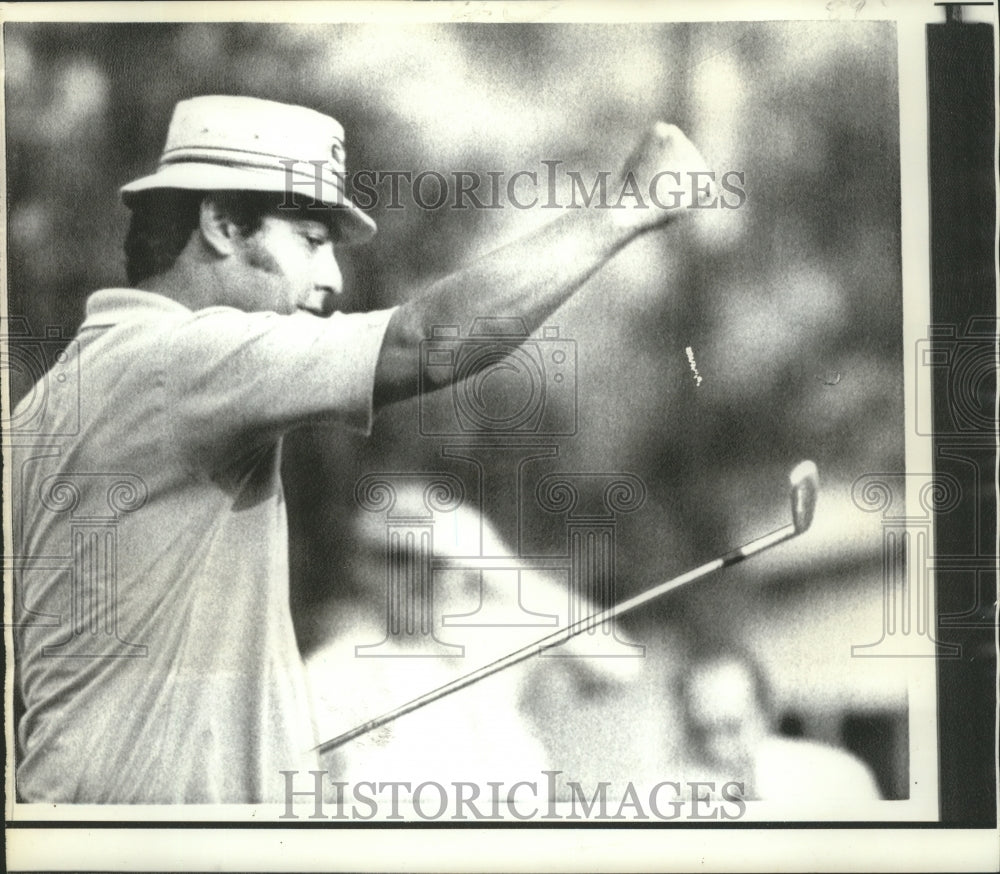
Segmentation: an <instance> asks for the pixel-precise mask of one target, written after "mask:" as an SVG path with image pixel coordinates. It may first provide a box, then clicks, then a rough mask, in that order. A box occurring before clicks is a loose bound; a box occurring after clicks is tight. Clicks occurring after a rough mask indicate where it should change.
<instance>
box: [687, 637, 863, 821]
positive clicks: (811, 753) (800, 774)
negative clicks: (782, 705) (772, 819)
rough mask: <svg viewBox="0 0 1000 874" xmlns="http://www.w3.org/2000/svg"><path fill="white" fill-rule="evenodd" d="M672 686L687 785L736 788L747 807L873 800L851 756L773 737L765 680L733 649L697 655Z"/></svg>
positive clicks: (704, 650) (774, 730)
mask: <svg viewBox="0 0 1000 874" xmlns="http://www.w3.org/2000/svg"><path fill="white" fill-rule="evenodd" d="M680 686H681V689H680V695H679V700H680V701H681V703H682V707H683V712H684V720H685V728H686V730H687V741H688V750H687V756H688V758H689V765H688V767H689V769H690V770H691V772H692V777H694V778H695V779H701V778H702V776H704V777H705V779H707V780H711V781H713V782H715V783H716V784H717V785H721V784H724V783H727V782H729V781H736V782H738V783H742V784H744V798H746V799H748V800H768V801H772V800H773V801H802V802H812V801H821V800H831V801H833V800H837V801H841V800H843V801H848V800H850V801H868V800H874V799H877V798H879V791H878V788H877V785H876V782H875V778H874V776H873V775H872V773H871V771H870V770H869V768H868V767H867V765H865V764H864V763H863V762H861V760H860V759H858V758H856V757H855V756H853V755H852V754H851V753H849V752H847V751H845V750H841V749H837V748H835V747H832V746H828V745H827V744H822V743H818V742H816V741H813V740H808V739H805V738H792V737H783V736H781V735H779V734H778V733H777V727H776V726H777V719H776V714H775V711H774V705H773V702H772V699H771V693H770V689H769V686H768V681H767V677H766V676H765V675H764V673H763V671H762V669H761V668H760V666H759V665H758V664H757V662H756V661H755V660H754V659H753V658H751V657H750V656H749V655H747V654H745V653H742V652H740V651H739V650H737V649H735V648H719V649H712V650H709V649H707V648H698V649H697V650H696V651H695V652H694V653H693V654H692V658H691V662H690V664H689V666H688V668H687V670H686V671H684V672H682V674H681V677H680ZM694 772H697V773H694Z"/></svg>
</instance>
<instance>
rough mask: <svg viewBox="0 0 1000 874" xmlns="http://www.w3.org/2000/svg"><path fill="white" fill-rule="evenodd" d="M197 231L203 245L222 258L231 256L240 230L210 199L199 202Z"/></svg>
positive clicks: (227, 214) (224, 211)
mask: <svg viewBox="0 0 1000 874" xmlns="http://www.w3.org/2000/svg"><path fill="white" fill-rule="evenodd" d="M199 229H200V231H201V238H202V240H204V241H205V245H206V246H208V248H209V249H211V250H212V251H213V252H215V254H217V255H219V256H220V257H223V258H224V257H227V256H229V255H232V254H233V252H234V251H235V249H236V241H237V238H238V237H239V235H240V230H239V228H238V227H237V226H236V224H234V222H233V220H232V219H231V218H230V217H229V213H228V212H226V210H224V209H223V208H222V207H221V206H219V204H217V203H216V202H215V201H214V200H212V199H211V198H210V197H206V198H204V199H203V200H202V201H201V208H200V213H199Z"/></svg>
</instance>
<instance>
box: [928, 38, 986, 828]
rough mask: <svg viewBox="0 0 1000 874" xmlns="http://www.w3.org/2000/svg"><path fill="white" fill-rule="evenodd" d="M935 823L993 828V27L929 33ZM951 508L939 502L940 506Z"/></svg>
mask: <svg viewBox="0 0 1000 874" xmlns="http://www.w3.org/2000/svg"><path fill="white" fill-rule="evenodd" d="M927 59H928V99H929V124H930V211H931V214H930V230H931V318H932V322H933V324H932V325H931V326H930V332H931V333H930V336H931V348H932V353H931V355H932V357H931V359H930V360H929V361H923V362H921V361H919V360H918V366H919V365H923V366H930V367H931V368H932V381H931V385H932V393H933V398H932V402H933V409H934V438H933V443H934V473H935V477H936V478H937V480H938V482H939V484H941V485H942V486H944V487H946V486H947V483H949V482H950V483H951V484H952V485H953V486H954V487H955V490H956V493H957V495H958V503H957V505H955V506H953V508H951V509H947V511H945V509H946V508H945V506H942V510H941V512H939V513H938V514H937V518H936V523H937V525H936V535H935V551H934V565H935V568H936V572H937V584H936V585H937V588H936V592H937V613H938V615H937V635H938V640H940V641H941V642H943V643H952V644H958V645H959V646H960V647H961V655H960V656H959V657H956V658H941V659H939V660H938V665H937V666H938V694H939V699H938V701H939V703H938V735H939V736H938V741H939V742H938V756H939V765H940V780H941V784H940V785H941V790H940V799H941V818H942V820H943V821H944V822H945V823H949V824H953V825H956V826H967V827H968V826H982V827H991V828H992V827H995V826H996V789H995V784H996V763H995V758H996V741H995V735H994V731H995V707H996V674H995V671H996V652H995V647H994V633H995V629H994V625H995V620H994V603H995V600H996V573H995V567H996V564H995V563H996V556H995V552H996V550H995V545H994V544H995V531H996V502H995V495H996V488H995V473H994V472H995V459H996V451H995V442H994V436H993V429H994V404H995V396H996V369H995V367H994V343H995V340H994V332H995V326H996V322H995V318H996V279H995V275H996V274H995V256H996V252H995V244H994V233H995V217H996V214H995V210H996V191H995V182H994V172H995V167H996V161H997V155H996V152H995V146H994V125H995V115H994V112H995V110H994V88H995V72H994V63H993V27H992V25H990V24H960V23H957V22H956V21H952V22H951V23H948V24H932V25H928V27H927ZM945 503H947V502H945Z"/></svg>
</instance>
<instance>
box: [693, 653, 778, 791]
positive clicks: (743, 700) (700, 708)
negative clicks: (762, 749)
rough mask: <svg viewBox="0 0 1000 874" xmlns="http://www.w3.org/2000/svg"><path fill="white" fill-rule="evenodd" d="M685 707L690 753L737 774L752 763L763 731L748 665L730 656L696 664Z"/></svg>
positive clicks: (759, 705) (761, 712)
mask: <svg viewBox="0 0 1000 874" xmlns="http://www.w3.org/2000/svg"><path fill="white" fill-rule="evenodd" d="M684 705H685V709H686V717H687V727H688V735H689V738H690V740H691V742H692V744H693V745H694V749H693V750H691V752H692V753H693V754H694V755H695V757H696V758H699V759H702V760H703V761H705V762H710V763H712V764H713V765H715V766H718V767H721V768H729V769H731V770H733V776H734V777H739V776H741V774H740V773H738V769H742V768H744V767H745V766H746V764H747V762H748V761H752V758H753V751H754V750H755V749H756V747H757V744H758V743H759V742H760V741H761V740H762V739H763V738H764V736H765V735H766V734H767V724H766V720H765V718H764V713H763V709H762V707H761V704H760V701H758V699H757V693H756V686H755V682H754V678H753V675H752V673H751V671H750V669H749V668H748V667H747V666H746V665H744V664H743V663H741V662H740V661H737V660H735V659H718V660H712V661H707V662H702V663H700V664H696V665H695V666H694V667H693V668H692V669H691V674H690V676H689V677H688V678H687V682H686V684H685V693H684Z"/></svg>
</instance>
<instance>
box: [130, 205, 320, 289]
mask: <svg viewBox="0 0 1000 874" xmlns="http://www.w3.org/2000/svg"><path fill="white" fill-rule="evenodd" d="M205 200H211V201H212V202H213V203H215V204H216V205H217V206H218V207H219V208H220V209H221V210H223V211H224V212H225V213H226V214H227V215H228V216H229V217H230V218H231V219H232V220H233V222H234V223H235V224H236V226H237V227H238V228H239V229H240V233H242V234H243V236H245V237H249V236H250V235H252V234H255V233H256V232H257V231H258V230H260V226H261V222H262V221H263V218H264V216H265V215H266V214H268V213H271V212H276V211H278V210H279V209H282V210H288V209H289V208H291V209H298V210H302V211H305V210H307V209H308V210H309V212H308V213H307V214H308V217H309V218H313V219H318V220H320V221H323V222H325V223H327V224H328V225H329V226H330V228H331V230H332V231H333V230H335V229H336V228H335V224H334V221H333V212H332V210H331V209H330V208H325V209H318V208H317V205H316V204H315V203H314V202H313V201H312V200H310V199H309V198H306V197H300V196H298V195H295V196H294V197H293V198H292V204H289V203H288V200H289V198H288V196H287V195H286V194H281V193H276V192H270V191H264V192H258V191H185V190H181V189H177V188H164V189H157V190H153V191H148V192H144V193H142V194H140V195H133V196H132V199H131V200H130V201H129V207H130V209H131V210H132V220H131V222H130V223H129V227H128V233H127V234H126V236H125V275H126V277H127V278H128V282H129V285H136V284H138V283H140V282H142V281H143V280H144V279H148V278H149V277H151V276H156V275H158V274H160V273H165V272H166V271H167V270H169V269H170V268H171V267H173V266H174V262H175V261H176V260H177V256H178V255H180V253H181V252H182V251H183V249H184V247H185V246H186V245H187V243H188V240H190V239H191V234H192V233H193V232H194V231H195V230H197V228H198V225H199V222H200V221H201V204H202V202H203V201H205ZM334 238H335V239H336V235H334Z"/></svg>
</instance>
